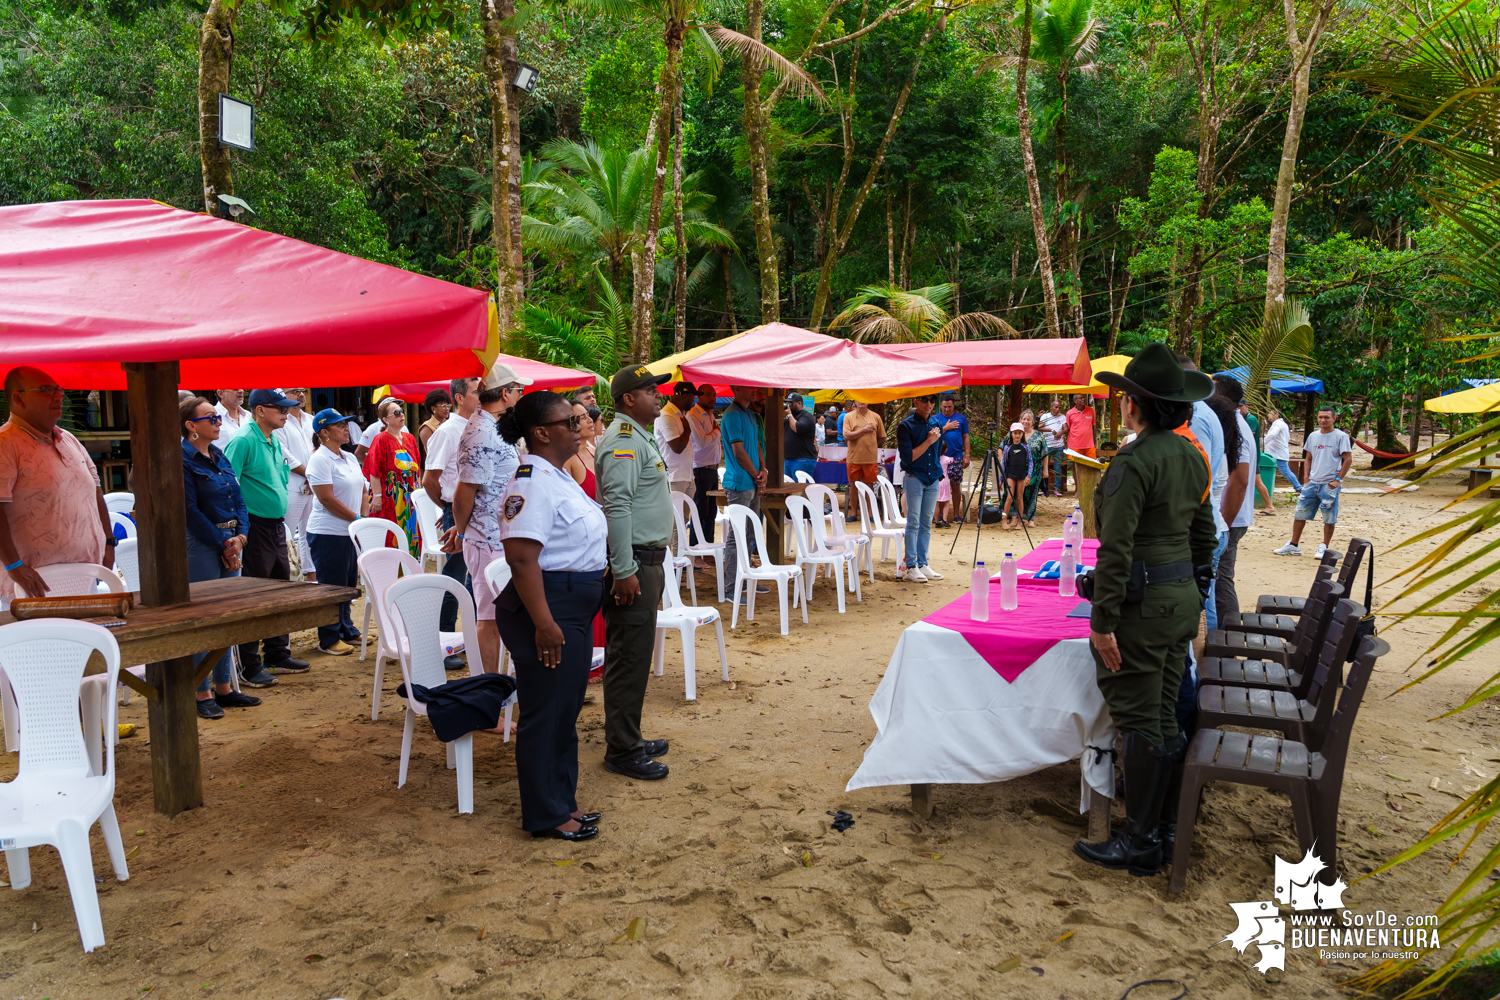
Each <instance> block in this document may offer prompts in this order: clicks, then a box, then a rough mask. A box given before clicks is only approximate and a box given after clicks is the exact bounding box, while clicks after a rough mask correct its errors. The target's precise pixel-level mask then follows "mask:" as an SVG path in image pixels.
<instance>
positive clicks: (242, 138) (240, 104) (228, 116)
mask: <svg viewBox="0 0 1500 1000" xmlns="http://www.w3.org/2000/svg"><path fill="white" fill-rule="evenodd" d="M219 145H221V146H228V147H230V148H231V149H244V150H249V151H252V152H253V151H254V150H255V105H253V104H251V103H249V102H248V101H241V100H239V99H238V98H234V97H230V96H229V95H228V94H220V95H219Z"/></svg>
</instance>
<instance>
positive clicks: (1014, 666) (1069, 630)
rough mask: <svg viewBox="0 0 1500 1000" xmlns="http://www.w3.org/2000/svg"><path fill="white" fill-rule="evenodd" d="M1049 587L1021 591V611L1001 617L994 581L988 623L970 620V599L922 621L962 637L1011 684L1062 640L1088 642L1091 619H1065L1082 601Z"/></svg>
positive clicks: (1017, 609) (943, 609)
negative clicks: (1063, 595) (1062, 594)
mask: <svg viewBox="0 0 1500 1000" xmlns="http://www.w3.org/2000/svg"><path fill="white" fill-rule="evenodd" d="M1089 541H1090V542H1092V539H1090V540H1089ZM1042 544H1043V545H1046V544H1047V543H1045V542H1044V543H1042ZM1060 544H1061V543H1059V545H1060ZM1032 555H1035V553H1032ZM1028 558H1029V557H1028ZM1037 565H1038V566H1040V565H1041V562H1040V561H1038V563H1037ZM1033 568H1035V567H1033ZM1048 582H1049V583H1051V586H1042V585H1040V584H1037V585H1033V586H1027V587H1017V588H1016V591H1017V601H1018V606H1017V607H1016V609H1015V610H1014V611H1002V610H1001V609H1000V581H999V580H993V581H991V582H990V620H989V621H987V622H976V621H974V620H973V619H972V618H970V617H969V595H968V594H965V595H964V596H962V597H960V598H959V599H958V600H956V601H954V602H952V603H951V604H948V605H945V606H944V607H941V608H939V609H938V610H936V611H934V612H933V613H932V614H930V615H928V616H927V617H926V618H923V619H922V620H923V621H924V622H927V623H928V624H929V625H937V626H939V627H940V628H946V629H952V630H953V631H954V632H957V633H959V634H960V635H962V636H963V637H964V640H965V641H967V642H968V644H969V646H970V647H971V648H972V649H973V650H974V652H976V653H978V654H979V655H980V656H981V657H983V658H984V661H985V662H986V663H988V664H989V665H990V666H991V667H993V668H994V670H995V673H997V674H999V675H1000V676H1001V677H1004V678H1005V680H1006V681H1007V682H1008V683H1009V682H1014V681H1015V679H1016V678H1017V677H1020V676H1021V674H1022V673H1024V672H1025V670H1026V668H1027V667H1029V666H1031V665H1032V664H1033V663H1035V662H1036V661H1037V660H1038V659H1040V658H1041V656H1042V654H1043V653H1045V652H1047V650H1049V649H1051V648H1052V647H1053V646H1055V645H1056V644H1057V643H1059V642H1061V641H1062V640H1064V639H1085V638H1087V637H1088V634H1089V620H1088V619H1087V618H1069V617H1067V614H1068V612H1069V611H1072V610H1073V609H1074V608H1076V607H1077V606H1078V604H1079V602H1080V601H1082V600H1083V598H1081V597H1061V596H1059V595H1058V593H1057V583H1056V581H1048Z"/></svg>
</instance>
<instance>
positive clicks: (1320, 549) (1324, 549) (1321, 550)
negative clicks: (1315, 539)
mask: <svg viewBox="0 0 1500 1000" xmlns="http://www.w3.org/2000/svg"><path fill="white" fill-rule="evenodd" d="M1327 551H1328V546H1327V545H1324V544H1323V543H1322V542H1319V543H1318V552H1317V555H1316V556H1314V558H1316V559H1322V558H1323V553H1325V552H1327Z"/></svg>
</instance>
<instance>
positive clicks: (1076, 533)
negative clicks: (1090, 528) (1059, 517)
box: [1064, 504, 1083, 552]
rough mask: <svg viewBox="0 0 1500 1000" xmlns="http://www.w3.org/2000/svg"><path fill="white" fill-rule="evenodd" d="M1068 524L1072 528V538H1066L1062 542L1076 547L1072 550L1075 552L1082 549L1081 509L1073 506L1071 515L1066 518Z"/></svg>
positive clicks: (1075, 505)
mask: <svg viewBox="0 0 1500 1000" xmlns="http://www.w3.org/2000/svg"><path fill="white" fill-rule="evenodd" d="M1068 522H1069V523H1070V524H1072V526H1073V537H1071V538H1066V539H1064V541H1066V542H1072V543H1073V545H1074V546H1076V548H1075V549H1074V551H1075V552H1076V551H1079V550H1081V549H1082V548H1083V508H1082V507H1079V506H1078V505H1077V504H1074V506H1073V514H1072V516H1070V517H1069V518H1068Z"/></svg>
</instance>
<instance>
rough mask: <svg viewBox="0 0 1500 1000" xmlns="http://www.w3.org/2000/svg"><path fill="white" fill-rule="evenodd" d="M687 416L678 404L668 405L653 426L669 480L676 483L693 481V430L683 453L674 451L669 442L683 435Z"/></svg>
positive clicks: (657, 446) (690, 431)
mask: <svg viewBox="0 0 1500 1000" xmlns="http://www.w3.org/2000/svg"><path fill="white" fill-rule="evenodd" d="M686 419H687V418H686V415H685V414H684V413H683V412H682V411H681V410H679V409H678V408H677V404H676V403H667V404H666V405H665V406H663V407H662V408H661V413H659V414H657V417H656V423H655V424H654V425H652V428H651V430H652V433H653V434H655V435H656V450H657V451H659V452H661V458H662V461H663V462H665V463H666V466H667V478H668V479H670V480H671V481H672V482H674V483H681V482H691V481H692V479H693V464H694V462H693V440H692V430H691V428H689V430H688V443H687V444H686V445H684V446H683V448H682V450H681V451H673V450H672V446H671V445H670V444H668V443H667V442H668V441H670V440H671V439H673V438H675V437H678V436H679V435H681V434H682V431H683V426H684V423H683V422H684V421H685V420H686Z"/></svg>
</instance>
